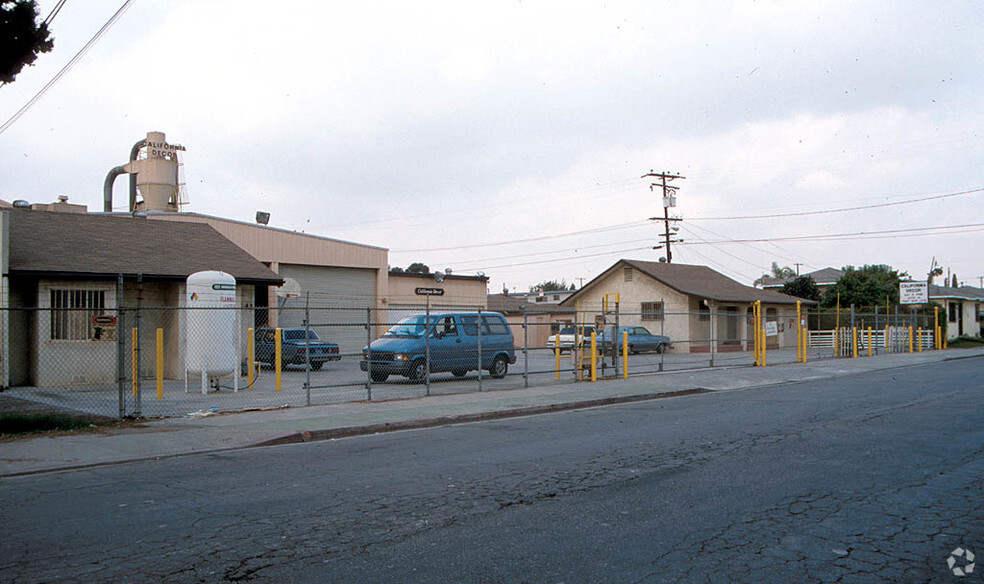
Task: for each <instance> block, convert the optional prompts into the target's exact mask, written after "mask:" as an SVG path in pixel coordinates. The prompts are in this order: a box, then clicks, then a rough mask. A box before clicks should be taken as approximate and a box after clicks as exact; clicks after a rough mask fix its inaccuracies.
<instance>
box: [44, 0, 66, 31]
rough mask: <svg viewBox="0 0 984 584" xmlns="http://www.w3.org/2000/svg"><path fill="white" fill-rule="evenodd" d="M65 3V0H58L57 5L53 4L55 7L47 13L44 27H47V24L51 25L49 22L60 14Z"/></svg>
mask: <svg viewBox="0 0 984 584" xmlns="http://www.w3.org/2000/svg"><path fill="white" fill-rule="evenodd" d="M65 1H66V0H59V2H58V4H55V7H54V8H52V9H51V12H49V13H48V17H47V18H45V19H44V26H48V25H49V24H51V21H53V20H54V19H55V17H56V16H58V13H59V12H61V9H62V6H64V5H65Z"/></svg>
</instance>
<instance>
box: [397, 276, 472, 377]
mask: <svg viewBox="0 0 984 584" xmlns="http://www.w3.org/2000/svg"><path fill="white" fill-rule="evenodd" d="M430 298H431V297H430V296H429V295H428V296H424V300H425V302H426V305H425V308H424V385H425V386H426V387H427V395H430V394H431V346H430V335H431V326H430V320H431V303H430ZM479 330H481V329H479ZM478 342H479V345H481V343H482V340H481V337H479V340H478ZM411 365H412V363H411Z"/></svg>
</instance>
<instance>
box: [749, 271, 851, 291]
mask: <svg viewBox="0 0 984 584" xmlns="http://www.w3.org/2000/svg"><path fill="white" fill-rule="evenodd" d="M803 275H804V276H809V277H811V278H813V281H814V282H815V283H816V285H817V286H832V285H834V284H836V283H837V280H839V279H840V277H841V276H843V275H844V270H838V269H837V268H823V269H822V270H817V271H815V272H810V273H808V274H803ZM796 278H797V276H792V277H789V278H763V279H762V282H761V286H762V287H763V288H781V287H782V286H783V285H784V284H785V283H786V282H792V281H793V280H795V279H796Z"/></svg>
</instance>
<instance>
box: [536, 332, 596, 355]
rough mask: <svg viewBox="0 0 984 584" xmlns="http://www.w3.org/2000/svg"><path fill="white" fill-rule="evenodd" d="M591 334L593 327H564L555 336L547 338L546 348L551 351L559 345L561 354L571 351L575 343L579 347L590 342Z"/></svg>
mask: <svg viewBox="0 0 984 584" xmlns="http://www.w3.org/2000/svg"><path fill="white" fill-rule="evenodd" d="M593 332H594V327H593V326H590V325H579V326H574V325H571V326H565V327H564V328H562V329H560V332H558V333H557V334H555V335H550V336H549V337H547V347H550V348H551V349H553V348H555V347H557V345H558V344H559V345H560V352H561V353H563V352H565V351H569V350H571V349H572V348H573V347H574V346H575V343H576V344H577V346H581V345H582V344H584V343H585V342H590V341H591V333H593Z"/></svg>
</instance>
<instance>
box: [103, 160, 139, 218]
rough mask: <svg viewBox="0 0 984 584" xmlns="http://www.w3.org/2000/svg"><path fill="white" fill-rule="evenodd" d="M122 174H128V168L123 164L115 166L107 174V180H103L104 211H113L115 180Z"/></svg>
mask: <svg viewBox="0 0 984 584" xmlns="http://www.w3.org/2000/svg"><path fill="white" fill-rule="evenodd" d="M121 174H126V168H125V167H122V166H114V167H113V169H112V170H110V171H109V174H107V175H106V180H105V181H103V212H105V213H112V212H113V182H115V181H116V177H118V176H119V175H121ZM130 176H133V175H130ZM131 180H132V179H131Z"/></svg>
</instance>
